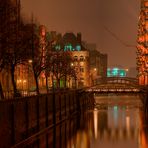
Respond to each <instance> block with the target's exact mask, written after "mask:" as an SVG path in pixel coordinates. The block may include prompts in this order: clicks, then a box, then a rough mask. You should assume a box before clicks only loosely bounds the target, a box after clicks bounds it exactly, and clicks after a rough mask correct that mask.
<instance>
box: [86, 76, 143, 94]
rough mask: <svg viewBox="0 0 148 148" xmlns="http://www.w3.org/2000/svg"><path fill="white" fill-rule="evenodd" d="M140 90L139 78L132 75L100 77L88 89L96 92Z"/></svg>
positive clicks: (135, 91)
mask: <svg viewBox="0 0 148 148" xmlns="http://www.w3.org/2000/svg"><path fill="white" fill-rule="evenodd" d="M140 90H141V88H140V86H139V85H138V79H136V78H130V77H107V78H105V79H98V80H97V84H96V85H94V86H92V87H90V88H87V89H86V91H87V92H94V93H118V92H119V93H121V92H122V93H137V92H140Z"/></svg>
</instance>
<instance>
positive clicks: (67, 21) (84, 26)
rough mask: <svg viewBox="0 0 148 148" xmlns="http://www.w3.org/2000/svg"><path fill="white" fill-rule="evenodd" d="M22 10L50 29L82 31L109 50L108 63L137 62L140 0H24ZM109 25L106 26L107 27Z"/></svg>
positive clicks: (126, 63) (105, 50) (132, 63)
mask: <svg viewBox="0 0 148 148" xmlns="http://www.w3.org/2000/svg"><path fill="white" fill-rule="evenodd" d="M21 4H22V14H23V15H24V16H25V17H28V18H29V17H31V14H32V13H33V14H34V16H35V18H36V19H37V20H38V22H40V24H44V25H45V26H47V28H48V30H49V31H53V30H54V31H57V32H59V33H65V32H67V31H68V32H74V33H77V32H81V33H82V40H84V41H87V42H89V43H96V44H97V47H98V48H97V49H98V50H99V51H101V52H102V53H107V54H108V64H109V66H110V65H111V66H112V65H121V66H124V67H127V68H128V67H133V66H136V47H127V46H126V45H125V44H130V45H134V46H136V39H137V29H138V17H139V11H140V0H21ZM104 26H105V27H104Z"/></svg>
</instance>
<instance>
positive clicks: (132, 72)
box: [127, 67, 138, 78]
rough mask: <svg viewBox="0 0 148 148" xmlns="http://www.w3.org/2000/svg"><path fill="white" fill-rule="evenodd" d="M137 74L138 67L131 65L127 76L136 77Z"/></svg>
mask: <svg viewBox="0 0 148 148" xmlns="http://www.w3.org/2000/svg"><path fill="white" fill-rule="evenodd" d="M137 75H138V71H137V69H136V67H130V68H129V70H128V73H127V76H128V77H133V78H136V77H137Z"/></svg>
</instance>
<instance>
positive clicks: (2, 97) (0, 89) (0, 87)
mask: <svg viewBox="0 0 148 148" xmlns="http://www.w3.org/2000/svg"><path fill="white" fill-rule="evenodd" d="M0 96H1V99H4V93H3V88H2V84H1V82H0Z"/></svg>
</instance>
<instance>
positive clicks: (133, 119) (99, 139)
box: [67, 96, 148, 148]
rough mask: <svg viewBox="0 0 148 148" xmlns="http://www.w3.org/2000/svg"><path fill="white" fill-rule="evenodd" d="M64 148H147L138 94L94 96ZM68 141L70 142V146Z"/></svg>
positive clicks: (147, 131)
mask: <svg viewBox="0 0 148 148" xmlns="http://www.w3.org/2000/svg"><path fill="white" fill-rule="evenodd" d="M95 99H96V107H95V109H94V110H92V111H88V112H86V113H85V114H84V115H83V116H82V117H81V118H82V119H81V120H80V125H81V126H80V129H79V130H78V131H77V132H76V134H75V135H74V136H73V137H72V138H71V139H70V140H69V141H68V144H67V148H148V129H147V127H146V125H145V123H144V117H143V113H142V111H141V109H140V108H141V101H140V98H139V96H96V97H95ZM69 143H71V145H70V146H69Z"/></svg>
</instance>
